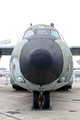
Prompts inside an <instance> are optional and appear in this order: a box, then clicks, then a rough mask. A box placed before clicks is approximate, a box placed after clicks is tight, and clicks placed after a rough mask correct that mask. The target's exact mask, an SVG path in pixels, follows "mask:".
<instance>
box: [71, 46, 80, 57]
mask: <svg viewBox="0 0 80 120" xmlns="http://www.w3.org/2000/svg"><path fill="white" fill-rule="evenodd" d="M69 48H70V50H71V53H72V55H80V46H71V47H69Z"/></svg>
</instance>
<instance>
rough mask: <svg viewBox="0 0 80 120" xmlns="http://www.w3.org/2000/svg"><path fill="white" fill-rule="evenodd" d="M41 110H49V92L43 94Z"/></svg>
mask: <svg viewBox="0 0 80 120" xmlns="http://www.w3.org/2000/svg"><path fill="white" fill-rule="evenodd" d="M43 99H44V101H43V108H49V107H50V92H49V91H46V92H44V94H43Z"/></svg>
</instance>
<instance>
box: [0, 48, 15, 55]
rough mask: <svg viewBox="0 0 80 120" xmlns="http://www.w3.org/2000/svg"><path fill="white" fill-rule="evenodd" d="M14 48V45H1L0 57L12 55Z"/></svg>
mask: <svg viewBox="0 0 80 120" xmlns="http://www.w3.org/2000/svg"><path fill="white" fill-rule="evenodd" d="M13 49H14V47H13V46H0V57H1V56H2V55H11V53H12V51H13Z"/></svg>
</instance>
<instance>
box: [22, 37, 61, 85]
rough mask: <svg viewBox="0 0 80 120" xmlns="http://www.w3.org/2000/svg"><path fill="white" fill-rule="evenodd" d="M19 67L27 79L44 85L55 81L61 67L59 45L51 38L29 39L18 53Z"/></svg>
mask: <svg viewBox="0 0 80 120" xmlns="http://www.w3.org/2000/svg"><path fill="white" fill-rule="evenodd" d="M20 69H21V73H22V75H23V76H24V78H25V79H27V80H28V81H30V82H32V83H34V84H38V85H44V84H48V83H51V82H53V81H55V80H56V79H57V78H58V77H59V76H60V74H61V72H62V69H63V55H62V51H61V49H60V47H59V45H58V44H57V43H56V42H55V41H52V40H45V39H42V40H41V39H40V40H31V41H29V42H27V43H26V44H25V45H24V46H23V48H22V50H21V55H20Z"/></svg>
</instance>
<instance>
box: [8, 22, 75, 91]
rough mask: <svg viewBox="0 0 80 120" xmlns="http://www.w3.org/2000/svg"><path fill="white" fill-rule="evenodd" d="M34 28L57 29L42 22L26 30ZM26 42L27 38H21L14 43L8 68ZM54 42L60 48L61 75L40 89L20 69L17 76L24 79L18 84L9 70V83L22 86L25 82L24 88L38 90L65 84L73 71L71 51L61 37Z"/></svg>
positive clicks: (18, 58)
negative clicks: (61, 57)
mask: <svg viewBox="0 0 80 120" xmlns="http://www.w3.org/2000/svg"><path fill="white" fill-rule="evenodd" d="M34 29H51V30H55V31H57V30H56V29H55V28H54V27H52V26H48V25H44V24H38V25H35V26H31V27H29V28H28V29H27V31H29V30H34ZM26 42H28V40H27V39H22V40H21V41H19V42H18V43H17V44H16V46H15V48H14V50H13V52H12V55H11V59H10V70H12V71H13V65H11V64H12V61H13V60H14V59H15V58H16V59H17V60H15V61H18V62H19V60H20V53H21V50H22V48H23V46H24V45H25V43H26ZM55 42H56V43H57V44H58V45H59V46H60V48H61V50H62V54H63V70H62V73H61V75H60V76H59V78H58V79H57V80H56V81H55V82H52V83H49V84H48V85H43V86H42V89H41V88H40V86H39V85H35V84H33V83H30V82H28V81H27V80H26V79H25V78H24V77H23V75H22V74H21V71H20V72H19V74H18V75H17V78H18V77H21V78H22V79H23V80H24V81H21V83H20V82H19V84H18V82H17V80H14V78H13V75H12V74H13V72H14V71H13V72H11V77H10V82H11V84H12V85H20V86H21V87H24V84H27V85H26V86H27V87H26V86H25V87H24V88H26V89H28V90H38V91H40V90H42V91H46V90H52V89H54V90H55V89H57V88H60V87H62V86H64V85H66V84H67V83H68V82H69V81H70V78H71V76H72V73H73V61H72V55H71V52H70V50H69V48H68V46H67V44H66V43H65V42H64V41H62V40H61V39H57V40H55ZM15 69H16V65H15ZM15 79H16V78H15ZM14 81H15V82H14ZM21 84H23V85H21ZM32 86H34V87H32Z"/></svg>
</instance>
